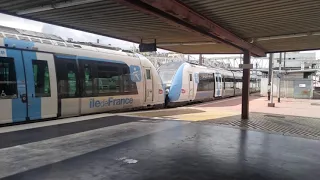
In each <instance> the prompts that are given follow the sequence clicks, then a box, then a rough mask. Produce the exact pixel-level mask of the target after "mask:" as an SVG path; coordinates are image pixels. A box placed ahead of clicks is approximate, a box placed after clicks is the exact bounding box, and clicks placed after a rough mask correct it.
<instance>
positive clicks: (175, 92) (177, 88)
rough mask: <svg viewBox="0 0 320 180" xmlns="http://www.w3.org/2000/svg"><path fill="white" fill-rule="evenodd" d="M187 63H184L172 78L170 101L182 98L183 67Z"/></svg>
mask: <svg viewBox="0 0 320 180" xmlns="http://www.w3.org/2000/svg"><path fill="white" fill-rule="evenodd" d="M185 65H186V63H183V64H182V65H181V66H180V67H179V69H178V70H177V72H176V74H175V75H174V77H173V79H172V84H171V87H170V90H169V95H168V96H169V100H170V102H173V101H177V100H178V99H179V98H180V94H181V89H182V78H183V69H184V66H185Z"/></svg>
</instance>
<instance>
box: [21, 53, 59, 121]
mask: <svg viewBox="0 0 320 180" xmlns="http://www.w3.org/2000/svg"><path fill="white" fill-rule="evenodd" d="M22 56H23V60H24V66H25V79H26V82H27V83H26V89H27V101H28V102H27V104H28V105H27V112H28V118H29V119H30V120H33V119H43V118H50V117H56V116H57V113H58V98H57V86H56V85H57V81H56V70H55V65H54V58H53V55H52V54H49V53H41V52H32V51H22Z"/></svg>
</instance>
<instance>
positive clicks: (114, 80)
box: [97, 64, 122, 95]
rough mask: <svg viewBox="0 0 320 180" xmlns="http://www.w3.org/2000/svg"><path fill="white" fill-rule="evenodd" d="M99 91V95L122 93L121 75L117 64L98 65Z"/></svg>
mask: <svg viewBox="0 0 320 180" xmlns="http://www.w3.org/2000/svg"><path fill="white" fill-rule="evenodd" d="M97 69H98V78H97V80H98V93H99V95H110V94H117V93H120V92H121V91H120V82H121V75H122V73H121V72H120V70H119V68H118V67H117V66H110V65H108V64H99V65H98V68H97Z"/></svg>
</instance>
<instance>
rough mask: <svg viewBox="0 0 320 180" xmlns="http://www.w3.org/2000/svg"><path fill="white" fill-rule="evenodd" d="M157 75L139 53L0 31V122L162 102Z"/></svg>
mask: <svg viewBox="0 0 320 180" xmlns="http://www.w3.org/2000/svg"><path fill="white" fill-rule="evenodd" d="M164 99H165V98H164V91H163V86H162V82H161V79H160V77H159V75H158V73H157V70H156V69H155V67H154V66H153V65H152V63H151V62H150V61H149V60H148V59H147V58H145V57H143V56H141V55H138V54H133V53H127V52H122V51H117V50H110V49H106V48H99V47H93V46H89V45H82V44H79V43H72V42H65V41H60V40H59V39H57V40H55V39H54V38H39V37H35V36H27V35H24V34H21V33H20V34H19V33H18V34H12V33H8V32H0V114H1V115H0V124H3V123H12V122H21V121H27V120H37V119H46V118H57V117H69V116H80V115H84V114H92V113H99V112H106V111H112V110H119V109H121V110H122V109H132V108H141V107H153V106H158V105H159V106H162V105H163V104H164Z"/></svg>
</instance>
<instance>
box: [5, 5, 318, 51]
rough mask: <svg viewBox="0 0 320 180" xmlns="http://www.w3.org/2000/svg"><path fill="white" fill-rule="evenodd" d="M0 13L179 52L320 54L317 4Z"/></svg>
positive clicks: (42, 8)
mask: <svg viewBox="0 0 320 180" xmlns="http://www.w3.org/2000/svg"><path fill="white" fill-rule="evenodd" d="M0 11H1V12H2V13H6V14H10V15H15V16H19V17H23V18H28V19H33V20H37V21H41V22H46V23H50V24H55V25H60V26H64V27H69V28H73V29H78V30H82V31H87V32H91V33H95V34H99V35H105V36H109V37H114V38H119V39H123V40H128V41H131V42H136V43H140V42H141V41H142V42H144V43H148V42H154V40H155V39H156V42H157V46H158V47H159V48H163V49H168V50H171V51H176V52H181V53H203V54H205V53H210V54H214V53H242V50H249V51H250V52H251V53H252V54H253V55H255V56H265V53H267V52H281V51H299V50H315V49H320V16H319V12H320V1H315V0H296V1H288V0H278V1H274V0H265V1H256V0H241V1H239V0H224V1H220V0H201V1H199V0H181V1H177V0H72V1H71V0H69V1H68V0H32V1H31V0H16V1H13V0H2V1H1V3H0Z"/></svg>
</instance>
